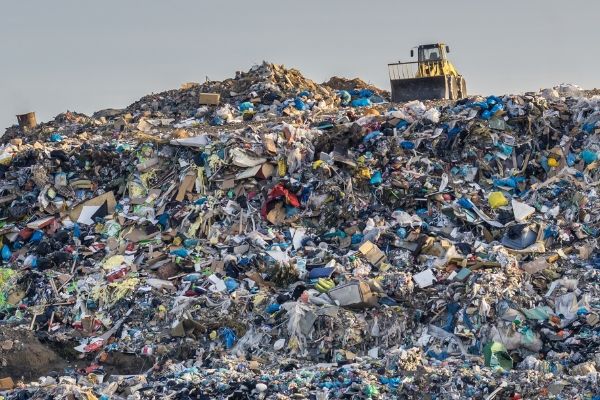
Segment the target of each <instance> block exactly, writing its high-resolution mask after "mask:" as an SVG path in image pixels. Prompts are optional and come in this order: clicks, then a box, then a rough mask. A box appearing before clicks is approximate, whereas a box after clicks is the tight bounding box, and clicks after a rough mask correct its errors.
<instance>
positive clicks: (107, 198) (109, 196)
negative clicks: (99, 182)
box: [69, 192, 117, 221]
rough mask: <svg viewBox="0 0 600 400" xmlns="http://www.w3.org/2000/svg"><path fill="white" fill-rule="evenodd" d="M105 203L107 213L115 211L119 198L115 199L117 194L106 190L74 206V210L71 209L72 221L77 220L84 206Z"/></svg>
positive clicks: (99, 205) (97, 205) (98, 205)
mask: <svg viewBox="0 0 600 400" xmlns="http://www.w3.org/2000/svg"><path fill="white" fill-rule="evenodd" d="M105 203H106V211H107V214H112V213H114V212H115V207H116V206H117V200H116V199H115V195H114V193H113V192H106V193H104V194H101V195H100V196H97V197H94V198H93V199H90V200H88V201H85V202H83V203H81V204H79V205H77V206H76V207H75V208H73V210H71V212H70V213H69V217H70V218H71V220H72V221H77V220H78V219H79V215H80V214H81V211H82V210H83V207H84V206H90V207H92V206H96V207H102V205H103V204H105Z"/></svg>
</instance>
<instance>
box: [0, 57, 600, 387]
mask: <svg viewBox="0 0 600 400" xmlns="http://www.w3.org/2000/svg"><path fill="white" fill-rule="evenodd" d="M599 121H600V97H596V96H594V97H590V98H588V97H553V96H550V97H549V98H548V99H547V98H545V97H543V96H542V95H540V94H531V95H514V96H510V95H507V96H501V97H497V96H489V97H485V98H484V97H474V98H470V99H465V100H461V101H458V102H428V103H427V104H424V103H421V102H419V101H412V102H409V103H405V104H391V103H388V102H387V100H386V97H385V93H384V92H383V91H381V92H376V91H373V90H370V89H368V88H364V87H363V88H355V89H350V90H347V89H332V88H331V87H329V86H325V85H318V84H314V82H312V81H310V80H308V79H306V78H304V77H303V76H302V75H301V74H300V73H299V72H298V71H296V70H288V69H285V68H284V67H282V66H277V65H274V64H268V63H263V64H262V65H260V66H256V67H253V68H252V69H251V70H250V71H249V72H246V73H237V74H236V77H235V78H232V79H228V80H225V81H223V82H207V83H205V84H201V85H200V84H187V85H185V87H184V88H182V89H180V90H173V91H168V92H165V93H160V94H154V95H150V96H146V97H144V98H142V99H141V100H140V101H138V102H136V103H134V104H132V105H131V106H129V107H127V108H126V109H122V110H112V109H111V110H102V111H99V112H97V113H95V114H94V115H92V116H91V117H90V116H86V115H83V114H78V113H75V112H67V113H64V114H61V115H59V116H57V117H56V118H55V119H54V120H53V121H50V122H47V123H44V124H40V125H37V126H36V127H35V128H33V129H28V130H26V131H24V130H23V129H21V128H19V127H12V128H9V129H7V131H6V133H5V135H4V136H3V138H2V141H3V142H2V146H1V147H0V182H1V183H0V190H1V192H0V203H1V204H2V207H1V215H0V218H1V219H0V221H1V222H0V235H1V237H2V242H1V245H0V247H1V257H2V262H3V263H2V267H1V268H0V348H1V349H2V352H0V397H1V396H4V398H5V399H26V398H65V397H69V398H78V399H79V398H84V399H125V398H131V399H141V398H158V397H159V396H160V397H163V396H165V397H168V398H177V399H209V398H231V399H245V398H273V399H276V398H312V399H332V398H372V399H375V398H377V399H384V398H431V399H480V398H486V399H492V398H495V397H496V398H505V399H508V398H510V399H519V398H528V399H529V398H532V399H533V398H565V399H566V398H569V399H588V398H598V396H599V395H600V391H599V390H598V369H599V368H600V350H599V348H598V344H599V328H600V323H599V322H600V319H599V311H600V301H599V299H600V293H599V292H600V289H599V286H598V282H599V279H600V256H599V253H598V237H599V235H600V230H599V229H600V205H599V204H600V203H599V201H598V200H599V199H598V189H599V188H598V186H599V179H598V178H599V175H600V170H599V168H598V165H599V161H598V155H599V153H600V140H599V133H600V123H599ZM9 333H10V334H9ZM31 333H34V334H35V338H36V339H35V340H39V342H40V343H45V344H47V345H48V346H51V347H52V349H53V350H52V351H53V352H55V353H56V354H58V356H59V357H61V359H62V360H63V361H64V364H60V363H54V364H53V367H52V368H55V369H49V368H46V369H44V365H31V366H30V369H32V370H35V371H38V372H37V373H38V374H39V376H37V377H36V378H37V379H36V378H34V379H23V376H22V375H20V371H21V370H22V368H19V369H18V368H17V367H16V366H15V364H16V363H23V362H25V361H23V360H24V358H19V356H18V354H19V353H16V352H22V353H23V352H27V351H28V349H29V346H28V345H27V343H28V342H26V340H29V339H26V338H27V337H29V336H30V335H31ZM28 335H29V336H28ZM38 344H39V343H38ZM123 357H130V358H133V359H135V360H138V361H139V362H137V361H136V362H135V363H134V364H131V365H132V366H131V367H130V368H127V370H125V369H124V368H121V369H119V368H120V367H119V365H120V362H119V360H121V359H123ZM32 364H33V363H32ZM21 367H22V365H21ZM56 368H59V369H58V370H56ZM16 371H19V373H17V372H16Z"/></svg>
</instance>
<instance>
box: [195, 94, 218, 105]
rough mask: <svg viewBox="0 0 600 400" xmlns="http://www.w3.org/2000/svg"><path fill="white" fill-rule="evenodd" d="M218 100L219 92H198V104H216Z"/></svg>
mask: <svg viewBox="0 0 600 400" xmlns="http://www.w3.org/2000/svg"><path fill="white" fill-rule="evenodd" d="M220 100H221V95H220V94H219V93H200V105H207V106H216V105H218V104H219V101H220Z"/></svg>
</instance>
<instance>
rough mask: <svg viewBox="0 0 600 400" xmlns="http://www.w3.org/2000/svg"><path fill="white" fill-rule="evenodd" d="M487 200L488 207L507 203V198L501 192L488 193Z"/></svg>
mask: <svg viewBox="0 0 600 400" xmlns="http://www.w3.org/2000/svg"><path fill="white" fill-rule="evenodd" d="M488 202H489V203H490V207H492V208H498V207H503V206H507V205H508V199H507V198H506V197H505V196H504V194H503V193H502V192H492V193H490V197H488Z"/></svg>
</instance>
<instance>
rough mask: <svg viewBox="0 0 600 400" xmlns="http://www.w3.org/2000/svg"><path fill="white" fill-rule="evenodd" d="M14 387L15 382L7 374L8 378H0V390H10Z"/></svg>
mask: <svg viewBox="0 0 600 400" xmlns="http://www.w3.org/2000/svg"><path fill="white" fill-rule="evenodd" d="M14 388H15V382H14V381H13V380H12V378H11V377H10V376H9V377H8V378H0V390H12V389H14Z"/></svg>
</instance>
